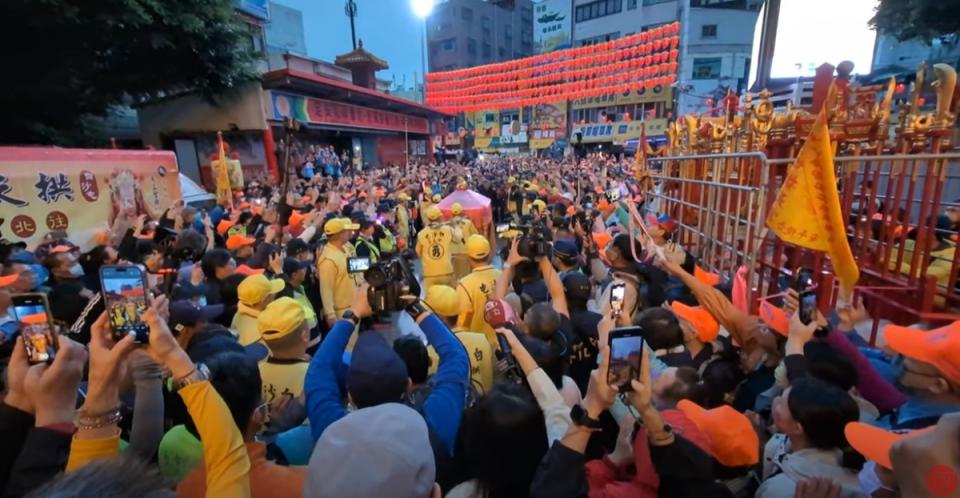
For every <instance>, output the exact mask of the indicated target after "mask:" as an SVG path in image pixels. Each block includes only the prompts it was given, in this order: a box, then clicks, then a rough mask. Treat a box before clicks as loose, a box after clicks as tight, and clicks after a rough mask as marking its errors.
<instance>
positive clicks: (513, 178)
mask: <svg viewBox="0 0 960 498" xmlns="http://www.w3.org/2000/svg"><path fill="white" fill-rule="evenodd" d="M516 182H517V178H516V177H514V176H508V177H507V183H516Z"/></svg>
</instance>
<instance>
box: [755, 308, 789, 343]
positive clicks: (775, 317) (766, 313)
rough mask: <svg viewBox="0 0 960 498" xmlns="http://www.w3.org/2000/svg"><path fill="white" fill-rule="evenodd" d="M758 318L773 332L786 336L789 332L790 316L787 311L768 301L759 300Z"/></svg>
mask: <svg viewBox="0 0 960 498" xmlns="http://www.w3.org/2000/svg"><path fill="white" fill-rule="evenodd" d="M760 319H761V320H763V323H765V324H767V327H770V328H771V329H773V331H774V332H776V333H778V334H780V335H782V336H784V337H786V336H787V334H788V333H789V332H790V317H789V316H787V312H785V311H783V310H782V309H780V308H778V307H776V306H774V305H772V304H770V302H769V301H760Z"/></svg>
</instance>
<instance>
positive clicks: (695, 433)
mask: <svg viewBox="0 0 960 498" xmlns="http://www.w3.org/2000/svg"><path fill="white" fill-rule="evenodd" d="M660 416H661V417H663V422H664V423H665V424H668V425H670V427H671V428H673V432H674V434H678V435H681V436H683V437H684V438H685V439H687V440H688V441H690V442H691V443H693V444H695V445H697V447H699V448H700V449H702V450H703V451H705V452H706V453H707V454H711V452H710V440H709V439H707V436H706V434H704V433H703V432H702V431H701V430H700V429H699V428H697V426H696V425H695V424H694V423H693V421H692V420H690V419H689V418H687V416H686V415H684V413H683V412H681V411H679V410H664V411H662V412H660ZM646 441H647V431H646V429H644V428H643V427H641V428H640V429H639V430H638V431H637V435H636V439H634V445H633V456H634V465H633V466H630V465H626V466H623V467H620V468H616V467H615V466H614V465H613V464H612V463H611V462H610V460H609V459H608V458H604V459H602V460H591V461H589V462H587V464H586V473H587V482H589V484H590V498H657V490H658V488H659V487H660V476H658V475H657V472H656V470H655V469H654V467H653V462H652V461H651V459H650V445H649V444H646ZM637 443H641V444H637Z"/></svg>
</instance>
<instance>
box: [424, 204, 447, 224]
mask: <svg viewBox="0 0 960 498" xmlns="http://www.w3.org/2000/svg"><path fill="white" fill-rule="evenodd" d="M441 216H443V213H442V212H440V208H438V207H437V206H430V207H429V208H428V209H427V219H428V220H430V221H437V220H439V219H440V217H441Z"/></svg>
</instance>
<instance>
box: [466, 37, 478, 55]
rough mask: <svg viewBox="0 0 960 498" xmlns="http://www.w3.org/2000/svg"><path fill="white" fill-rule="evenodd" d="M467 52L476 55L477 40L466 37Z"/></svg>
mask: <svg viewBox="0 0 960 498" xmlns="http://www.w3.org/2000/svg"><path fill="white" fill-rule="evenodd" d="M467 53H468V54H470V55H477V40H474V39H473V38H467Z"/></svg>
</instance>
